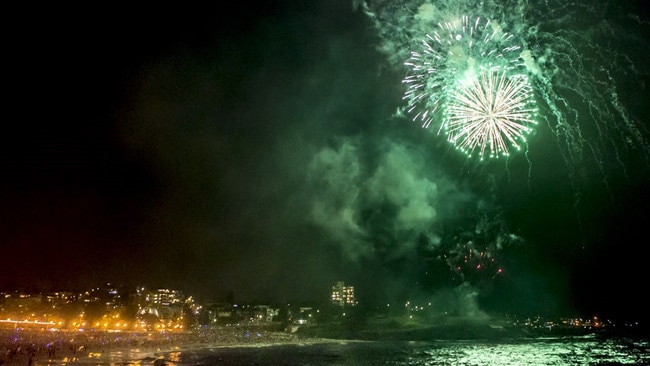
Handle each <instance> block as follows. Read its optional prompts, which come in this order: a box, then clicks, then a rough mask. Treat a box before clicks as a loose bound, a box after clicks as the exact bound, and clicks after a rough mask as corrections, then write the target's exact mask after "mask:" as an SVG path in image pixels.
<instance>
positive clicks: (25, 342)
mask: <svg viewBox="0 0 650 366" xmlns="http://www.w3.org/2000/svg"><path fill="white" fill-rule="evenodd" d="M295 338H296V337H295V336H294V335H292V334H287V333H284V332H276V331H273V330H268V329H264V328H260V327H245V326H229V327H210V328H207V327H206V328H199V329H194V330H192V331H186V332H153V331H152V332H119V333H109V332H93V331H88V332H63V331H43V330H24V329H12V330H0V365H2V364H5V365H9V364H27V365H29V366H31V364H32V360H34V359H69V360H72V359H74V358H82V357H85V356H88V355H90V354H95V355H96V354H105V353H107V352H112V351H116V350H129V349H139V350H141V351H145V352H149V353H151V354H156V353H161V352H166V351H170V350H183V349H196V348H206V347H219V346H236V345H245V344H253V343H285V342H291V341H294V340H295Z"/></svg>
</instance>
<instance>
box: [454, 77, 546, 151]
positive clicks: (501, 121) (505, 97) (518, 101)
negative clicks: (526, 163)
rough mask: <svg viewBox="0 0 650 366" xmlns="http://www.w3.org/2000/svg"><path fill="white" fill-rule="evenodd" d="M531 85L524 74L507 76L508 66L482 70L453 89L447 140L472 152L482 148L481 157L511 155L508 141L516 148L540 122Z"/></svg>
mask: <svg viewBox="0 0 650 366" xmlns="http://www.w3.org/2000/svg"><path fill="white" fill-rule="evenodd" d="M534 105H535V102H534V99H533V97H532V88H531V86H530V84H529V83H528V78H527V77H526V76H525V75H514V76H512V77H507V76H506V70H502V69H501V68H490V69H488V70H482V72H481V74H480V76H479V77H477V78H474V79H473V80H471V82H470V83H469V85H467V86H465V85H461V86H459V87H458V89H457V90H455V91H454V94H453V98H452V99H451V101H450V103H449V106H448V108H447V112H446V114H445V122H444V128H445V130H446V133H447V135H448V140H449V141H450V142H451V143H452V144H453V145H454V146H456V147H457V148H458V149H460V150H461V151H464V152H465V153H467V154H468V155H470V156H471V154H472V152H473V151H474V150H475V149H477V148H478V149H479V156H480V158H481V159H483V158H484V156H485V154H486V148H488V147H489V150H490V151H489V157H491V158H492V157H497V156H498V155H504V156H507V155H509V150H508V144H509V145H511V146H512V147H514V148H515V149H517V150H520V149H521V146H520V142H518V141H523V142H525V137H526V135H527V134H528V133H530V132H531V131H532V130H533V128H532V127H531V126H534V125H536V124H537V122H536V121H535V120H534V119H533V117H534V116H535V114H536V107H535V106H534Z"/></svg>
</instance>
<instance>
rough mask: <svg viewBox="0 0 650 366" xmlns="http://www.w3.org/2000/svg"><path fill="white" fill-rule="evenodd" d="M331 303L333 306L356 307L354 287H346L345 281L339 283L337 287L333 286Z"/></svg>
mask: <svg viewBox="0 0 650 366" xmlns="http://www.w3.org/2000/svg"><path fill="white" fill-rule="evenodd" d="M331 301H332V304H333V305H338V306H340V307H344V306H354V305H355V304H356V301H355V299H354V286H346V285H345V283H344V282H343V281H338V282H337V283H336V285H334V286H332V296H331Z"/></svg>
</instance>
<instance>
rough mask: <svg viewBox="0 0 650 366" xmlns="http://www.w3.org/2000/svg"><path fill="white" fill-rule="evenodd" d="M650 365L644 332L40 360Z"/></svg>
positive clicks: (335, 343)
mask: <svg viewBox="0 0 650 366" xmlns="http://www.w3.org/2000/svg"><path fill="white" fill-rule="evenodd" d="M54 364H56V365H74V364H77V365H79V364H92V365H97V366H100V365H110V366H117V365H120V366H125V365H160V364H166V365H197V366H198V365H287V366H289V365H312V366H315V365H357V366H366V365H368V366H370V365H500V366H506V365H540V366H541V365H650V341H649V340H648V339H641V338H626V337H616V338H613V337H599V336H596V335H593V334H592V335H586V336H573V337H542V338H527V339H515V340H500V341H476V340H472V341H463V340H453V341H450V340H444V341H343V340H324V341H319V342H309V343H296V344H280V345H278V344H266V345H265V344H256V345H248V346H240V347H220V346H216V345H215V346H206V347H203V348H196V349H191V350H179V351H174V352H166V353H161V354H148V355H145V354H144V353H138V352H137V351H136V352H111V353H107V354H103V355H101V356H97V357H92V355H91V357H88V358H83V359H74V360H63V361H59V362H56V363H48V362H47V361H46V360H43V361H38V360H36V361H35V362H33V364H32V365H33V366H39V365H54Z"/></svg>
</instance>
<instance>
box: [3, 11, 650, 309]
mask: <svg viewBox="0 0 650 366" xmlns="http://www.w3.org/2000/svg"><path fill="white" fill-rule="evenodd" d="M271 3H272V4H248V3H242V4H230V5H232V7H229V8H223V7H221V6H217V5H213V6H202V7H191V8H190V7H189V6H185V7H181V8H176V7H172V6H170V7H168V8H164V7H158V8H155V9H146V10H145V9H131V8H128V7H118V6H115V7H110V8H100V7H97V8H88V9H72V8H68V9H66V8H60V7H58V6H57V7H52V8H39V9H23V10H22V11H21V10H16V11H15V13H14V14H9V15H8V16H9V17H11V18H14V24H17V25H16V28H15V29H10V30H7V29H5V36H4V37H3V39H4V41H5V42H4V50H5V51H4V55H5V57H4V59H5V65H6V66H5V67H4V70H5V71H4V78H3V80H4V83H3V85H4V90H5V93H4V95H5V96H4V106H5V120H4V124H3V126H4V128H3V133H2V135H1V136H2V140H1V144H0V146H1V149H2V154H1V155H0V156H1V158H0V166H1V167H2V180H1V182H0V198H1V200H2V206H0V207H1V208H0V220H1V224H0V242H1V243H2V263H1V264H0V290H5V291H13V290H22V291H51V290H66V289H86V288H90V287H95V286H98V285H102V284H104V283H106V282H111V283H115V284H121V285H124V286H136V285H143V286H147V287H154V288H155V287H169V288H179V289H181V290H183V291H184V292H186V293H187V294H192V295H195V296H196V297H198V298H200V299H211V298H220V297H221V298H223V297H224V296H226V295H227V294H233V295H234V299H235V300H236V301H251V302H253V301H259V302H264V303H268V302H274V303H281V302H323V301H327V298H328V296H329V291H330V289H331V287H332V285H333V284H334V283H335V282H336V281H339V280H342V281H345V282H346V283H347V284H351V285H354V286H355V288H356V290H357V296H358V298H359V300H360V301H365V302H366V304H383V303H387V302H391V301H402V300H404V299H418V300H421V301H430V300H431V299H434V301H439V302H440V303H441V304H444V305H441V306H443V307H444V306H458V307H462V306H466V305H464V304H462V302H463V300H462V299H461V298H462V297H463V296H460V295H458V286H459V282H458V276H457V275H456V274H454V273H453V271H452V270H451V269H450V267H451V265H450V262H454V260H455V259H453V258H452V257H453V255H458V251H459V250H460V249H459V247H457V246H456V247H454V245H453V244H450V243H461V242H462V243H468V242H470V241H471V242H472V243H478V242H480V241H481V240H483V241H484V242H486V243H493V245H492V251H491V254H492V255H494V256H495V257H496V258H497V259H498V261H499V263H498V268H501V269H502V270H503V272H502V273H499V274H498V275H497V276H492V273H489V274H481V273H469V272H468V273H465V274H464V276H465V278H466V279H470V281H471V283H472V286H474V288H475V291H476V292H472V294H473V295H471V296H470V297H471V298H472V301H478V302H479V303H480V308H481V309H485V310H490V311H493V310H494V311H506V312H507V311H514V310H518V311H522V312H529V313H539V312H548V313H570V314H574V313H582V314H586V315H591V314H592V313H598V314H604V315H609V316H613V317H616V316H618V317H625V318H634V317H636V318H639V317H643V318H647V316H646V315H645V314H644V309H645V307H646V305H647V302H645V300H643V299H644V298H645V294H644V292H646V291H647V279H648V275H647V265H648V259H647V258H648V257H647V254H646V253H647V246H648V243H649V242H648V235H647V234H646V232H647V227H648V226H647V225H648V217H649V215H648V209H649V208H650V197H649V195H648V193H647V192H648V189H649V188H650V185H649V181H648V178H649V177H650V175H649V174H648V172H649V171H648V166H649V165H648V162H649V160H648V158H649V156H650V155H649V154H648V152H647V150H646V151H645V152H644V151H639V150H635V149H632V148H630V147H629V146H624V145H623V144H619V142H614V141H612V142H609V141H607V132H606V131H603V132H602V133H603V135H600V136H584V138H585V139H587V140H588V141H599V143H600V144H602V145H603V146H609V147H611V148H612V149H611V150H610V151H616V152H618V154H615V155H616V158H610V157H611V156H612V155H613V154H609V155H607V156H603V158H602V160H600V161H599V160H598V159H594V158H593V155H590V154H589V145H588V144H586V145H585V148H584V150H585V151H583V154H584V157H583V158H581V159H576V160H575V161H571V162H567V161H566V159H565V158H563V157H562V155H561V152H559V151H558V149H557V148H555V147H556V146H557V142H556V136H555V135H554V134H553V133H551V131H550V129H548V128H544V126H541V127H540V129H539V131H538V132H537V133H536V134H534V136H532V137H531V138H530V139H529V140H530V145H529V152H528V156H527V157H524V156H523V155H521V154H519V155H515V156H513V157H511V158H510V159H508V160H507V161H506V160H504V159H499V160H497V161H489V162H486V163H482V164H477V163H476V162H468V161H467V159H466V157H464V156H461V155H459V154H458V152H456V151H454V150H453V149H450V148H449V146H448V143H447V142H446V141H445V140H444V138H442V137H441V136H436V134H435V131H432V130H425V129H422V128H420V126H419V125H418V124H416V123H412V122H410V120H409V119H407V118H399V117H397V116H396V113H395V112H396V110H397V109H398V108H399V107H400V106H402V104H403V101H402V95H403V93H404V86H403V85H402V83H401V79H402V77H403V76H404V75H403V74H404V70H396V69H394V68H393V67H391V66H390V65H389V63H388V62H386V60H385V58H386V56H385V55H384V54H382V53H381V52H380V51H378V49H377V46H378V44H379V43H380V42H379V39H378V36H377V33H376V32H375V31H374V28H373V26H372V24H371V22H370V21H369V18H368V17H367V16H366V15H365V14H364V13H363V12H362V11H360V10H359V9H357V10H353V5H352V3H349V2H346V1H315V2H300V1H298V2H290V1H287V2H271ZM292 3H295V4H292ZM303 3H305V4H303ZM307 3H309V4H307ZM634 10H639V9H635V8H634V6H631V7H630V8H629V9H624V11H627V12H631V11H634ZM638 15H639V16H640V17H643V16H644V14H643V13H640V14H638ZM645 15H647V13H646V14H645ZM618 19H621V17H615V18H614V17H612V19H611V22H615V21H616V20H618ZM645 19H646V20H647V19H648V18H647V17H646V18H645ZM646 24H647V23H646ZM618 25H619V26H621V27H624V25H625V24H624V22H620V23H618ZM5 28H6V27H5ZM622 29H624V28H622ZM639 29H640V30H641V31H639ZM635 32H637V33H636V34H635V36H634V37H630V39H632V40H634V42H636V45H638V46H639V47H636V49H634V48H633V47H630V48H629V51H630V52H637V53H638V52H642V51H638V50H639V49H644V48H643V47H648V45H649V39H648V28H647V25H646V26H645V27H640V28H635ZM605 43H606V40H603V44H605ZM631 44H632V43H631ZM626 47H627V46H626ZM618 49H619V50H620V48H618ZM645 49H647V48H645ZM631 60H632V62H634V61H635V60H642V61H643V62H644V63H645V64H641V65H637V66H638V69H636V70H635V71H634V73H632V72H630V73H627V74H625V73H623V74H624V75H627V77H626V78H624V79H620V80H617V81H616V85H617V87H618V91H619V93H620V95H621V98H622V100H623V101H624V102H625V108H629V109H628V111H629V115H630V117H631V118H632V119H633V120H634V121H636V123H638V124H639V126H640V133H641V134H643V135H644V136H646V137H647V132H648V131H647V127H648V119H649V118H650V111H649V110H648V108H649V107H648V106H647V101H648V100H650V93H649V91H648V84H647V83H648V82H649V81H650V80H649V79H650V78H649V76H648V73H647V71H644V67H646V66H649V65H648V63H647V60H645V58H644V57H641V56H639V55H636V56H635V57H631ZM615 76H616V75H615ZM573 97H574V98H575V100H576V101H577V102H576V103H582V102H580V98H581V96H579V95H578V96H573ZM583 102H584V101H583ZM542 113H543V111H542ZM479 228H482V229H480V230H479ZM504 238H505V239H504ZM504 240H505V241H504ZM495 242H498V243H499V244H498V250H497V249H495V247H494V245H495V244H494V243H495ZM476 245H477V248H478V247H481V245H479V244H476ZM486 245H487V244H486ZM466 247H467V246H466ZM443 254H444V255H446V256H447V258H452V259H450V260H449V261H450V262H445V261H444V260H443V259H441V258H443V257H442V256H443ZM452 264H453V265H455V264H457V263H452ZM495 266H496V264H495ZM495 268H496V267H495ZM492 270H494V268H493V269H492ZM447 294H456V295H447ZM466 295H467V293H466ZM467 296H469V295H467ZM453 297H456V299H450V298H453ZM454 304H456V305H454Z"/></svg>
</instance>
